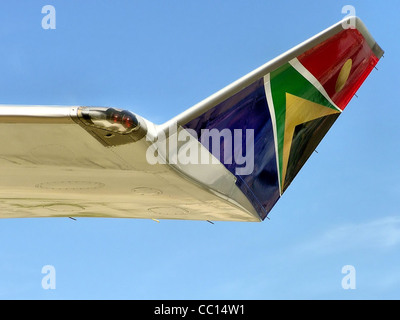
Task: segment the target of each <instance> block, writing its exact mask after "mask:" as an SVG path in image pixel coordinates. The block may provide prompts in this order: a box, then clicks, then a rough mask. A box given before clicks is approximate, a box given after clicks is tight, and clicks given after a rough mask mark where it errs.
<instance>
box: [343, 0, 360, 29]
mask: <svg viewBox="0 0 400 320" xmlns="http://www.w3.org/2000/svg"><path fill="white" fill-rule="evenodd" d="M342 13H343V14H347V15H346V16H345V17H344V19H346V18H348V19H347V20H345V21H343V22H342V28H343V29H355V28H356V22H357V19H356V8H354V6H352V5H349V4H348V5H345V6H343V7H342Z"/></svg>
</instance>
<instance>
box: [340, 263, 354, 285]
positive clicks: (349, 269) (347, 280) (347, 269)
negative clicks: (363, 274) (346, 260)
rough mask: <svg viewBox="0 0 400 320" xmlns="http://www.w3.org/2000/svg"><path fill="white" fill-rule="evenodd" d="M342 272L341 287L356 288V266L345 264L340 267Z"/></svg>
mask: <svg viewBox="0 0 400 320" xmlns="http://www.w3.org/2000/svg"><path fill="white" fill-rule="evenodd" d="M342 274H345V276H344V277H343V278H342V288H343V289H345V290H349V289H351V290H354V289H356V268H354V266H352V265H345V266H343V267H342Z"/></svg>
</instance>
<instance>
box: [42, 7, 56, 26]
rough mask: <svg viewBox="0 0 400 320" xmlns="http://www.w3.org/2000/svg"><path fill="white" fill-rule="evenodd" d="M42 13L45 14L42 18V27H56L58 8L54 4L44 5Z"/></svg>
mask: <svg viewBox="0 0 400 320" xmlns="http://www.w3.org/2000/svg"><path fill="white" fill-rule="evenodd" d="M42 13H43V14H45V16H44V17H43V18H42V28H43V29H45V30H48V29H55V28H56V9H55V8H54V6H52V5H49V4H47V5H45V6H43V7H42Z"/></svg>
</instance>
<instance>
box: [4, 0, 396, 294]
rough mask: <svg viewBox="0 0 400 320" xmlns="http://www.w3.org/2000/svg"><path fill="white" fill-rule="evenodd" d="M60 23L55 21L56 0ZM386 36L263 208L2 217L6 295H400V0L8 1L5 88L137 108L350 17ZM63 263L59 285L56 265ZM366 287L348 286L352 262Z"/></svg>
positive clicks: (164, 106)
mask: <svg viewBox="0 0 400 320" xmlns="http://www.w3.org/2000/svg"><path fill="white" fill-rule="evenodd" d="M47 4H50V5H53V6H54V7H55V9H56V29H55V30H44V29H42V27H41V20H42V18H43V17H44V14H42V13H41V9H42V7H43V6H44V5H47ZM347 4H351V5H353V6H354V7H355V9H356V14H357V15H358V16H359V17H361V19H362V20H363V21H364V23H365V24H366V25H367V27H368V29H369V30H370V32H371V33H372V35H373V36H374V37H375V39H376V40H377V41H378V43H379V44H380V45H381V47H382V48H383V49H384V50H385V51H386V53H385V58H384V59H382V60H381V61H380V63H379V64H378V66H377V67H378V69H379V71H376V70H374V71H373V72H372V74H371V76H370V77H369V78H368V79H367V81H366V82H365V83H364V85H363V86H362V87H361V89H360V90H359V92H358V99H353V100H352V101H351V102H350V104H349V105H348V107H347V109H346V110H345V112H344V113H343V115H342V116H341V117H340V118H339V120H338V121H337V122H336V123H335V125H334V126H333V128H332V130H331V131H330V132H329V133H328V135H327V136H326V138H325V139H324V140H323V142H322V143H321V144H320V146H319V147H318V152H319V153H318V154H316V153H315V154H313V155H312V157H311V158H310V160H309V161H308V162H307V164H306V165H305V167H304V168H303V170H302V171H301V172H300V173H299V175H298V176H297V177H296V178H295V180H294V182H293V183H292V184H291V186H290V188H289V189H288V190H287V192H286V193H285V194H284V196H283V197H282V199H281V200H280V201H279V202H278V203H277V205H276V206H275V207H274V209H273V210H272V212H271V214H270V215H269V217H270V218H271V220H265V221H264V222H262V223H230V222H219V223H215V224H214V225H211V224H209V223H207V222H193V221H161V223H156V222H154V221H151V220H118V219H97V218H86V219H84V218H81V219H78V220H77V221H73V220H71V219H67V218H58V219H38V218H37V219H16V220H12V219H4V220H0V299H15V298H17V299H75V298H76V299H287V298H289V299H399V298H400V268H399V266H400V250H399V249H400V212H399V211H400V208H399V204H400V202H399V199H400V184H399V181H400V170H399V161H398V158H399V154H400V150H399V142H398V141H399V137H400V126H399V119H400V111H399V110H400V109H399V108H398V101H397V100H396V99H395V98H394V96H393V95H394V94H395V93H396V94H397V92H398V90H399V84H400V83H399V79H400V77H399V73H398V72H399V70H400V64H399V56H400V50H399V49H400V47H399V46H400V43H399V41H398V39H397V38H396V35H397V33H398V31H399V29H400V23H399V18H398V13H399V9H400V4H399V2H398V1H397V0H392V1H382V2H377V1H351V2H348V1H308V0H304V1H276V0H274V1H267V0H250V1H238V0H229V1H228V0H223V1H211V0H201V1H193V0H190V1H186V0H185V1H184V0H179V1H178V0H169V1H155V0H148V1H98V0H85V1H75V0H63V1H61V0H58V1H56V0H48V1H36V0H24V1H22V0H20V1H7V2H5V1H4V2H1V4H0V43H1V46H0V72H1V77H0V103H3V104H57V105H98V106H114V107H119V108H126V109H130V110H132V111H134V112H135V113H137V114H139V115H142V116H144V117H146V118H148V119H149V120H152V121H153V122H155V123H162V122H164V121H166V120H168V119H169V118H171V117H172V116H174V115H176V114H178V113H180V112H182V111H183V110H185V109H186V108H188V107H190V106H192V105H194V104H195V103H197V102H199V101H200V100H202V99H204V98H206V97H207V96H209V95H210V94H212V93H214V92H215V91H217V90H219V89H221V88H222V87H224V86H226V85H227V84H229V83H231V82H232V81H234V80H236V79H237V78H239V77H241V76H243V75H245V74H246V73H248V72H250V71H251V70H253V69H254V68H256V67H258V66H260V65H262V64H264V63H265V62H267V61H268V60H270V59H272V58H274V57H275V56H277V55H278V54H281V53H283V52H284V51H286V50H288V49H290V48H291V47H293V46H295V45H297V44H298V43H300V42H302V41H304V40H306V39H308V38H309V37H311V36H313V35H314V34H316V33H318V32H320V31H322V30H323V29H325V28H327V27H329V26H330V25H332V24H334V23H336V22H337V21H339V20H341V19H342V18H343V17H344V14H342V12H341V10H342V7H343V6H344V5H347ZM45 265H52V266H54V268H55V270H56V289H55V290H44V289H43V288H42V285H41V281H42V278H43V277H44V275H43V274H42V273H41V270H42V267H43V266H45ZM345 265H352V266H354V268H355V270H356V289H355V290H344V289H343V288H342V286H341V282H342V278H343V277H344V276H345V275H344V274H342V272H341V271H342V267H343V266H345Z"/></svg>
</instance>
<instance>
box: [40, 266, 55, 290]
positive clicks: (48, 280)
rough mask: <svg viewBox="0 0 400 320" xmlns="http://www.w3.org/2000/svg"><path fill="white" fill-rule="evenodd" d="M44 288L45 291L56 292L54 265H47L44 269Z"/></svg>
mask: <svg viewBox="0 0 400 320" xmlns="http://www.w3.org/2000/svg"><path fill="white" fill-rule="evenodd" d="M42 274H45V276H44V277H43V278H42V288H43V289H45V290H49V289H51V290H54V289H55V288H56V268H54V266H52V265H49V264H48V265H45V266H43V267H42Z"/></svg>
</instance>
